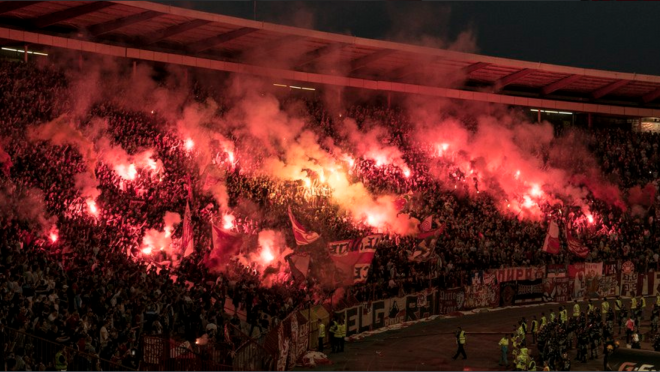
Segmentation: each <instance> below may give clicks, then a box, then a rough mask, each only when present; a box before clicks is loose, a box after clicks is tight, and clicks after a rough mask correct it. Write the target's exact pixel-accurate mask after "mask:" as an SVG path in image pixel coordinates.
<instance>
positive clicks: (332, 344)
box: [328, 317, 339, 353]
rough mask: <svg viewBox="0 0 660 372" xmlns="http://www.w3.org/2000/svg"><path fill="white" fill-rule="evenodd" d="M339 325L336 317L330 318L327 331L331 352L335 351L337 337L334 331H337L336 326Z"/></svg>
mask: <svg viewBox="0 0 660 372" xmlns="http://www.w3.org/2000/svg"><path fill="white" fill-rule="evenodd" d="M338 326H339V322H337V318H335V317H333V318H332V325H331V326H330V329H329V330H328V333H330V335H329V336H330V337H329V338H330V347H331V348H332V352H333V353H334V352H336V351H337V338H336V337H335V333H336V332H337V327H338Z"/></svg>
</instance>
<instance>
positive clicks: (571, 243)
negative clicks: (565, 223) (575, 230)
mask: <svg viewBox="0 0 660 372" xmlns="http://www.w3.org/2000/svg"><path fill="white" fill-rule="evenodd" d="M566 242H567V243H568V250H569V251H571V252H572V253H573V254H574V255H576V256H578V257H581V258H585V257H587V255H588V254H589V248H587V247H585V246H584V245H583V244H582V243H581V242H580V240H579V239H577V238H575V237H573V235H572V234H571V231H570V230H569V229H568V227H566Z"/></svg>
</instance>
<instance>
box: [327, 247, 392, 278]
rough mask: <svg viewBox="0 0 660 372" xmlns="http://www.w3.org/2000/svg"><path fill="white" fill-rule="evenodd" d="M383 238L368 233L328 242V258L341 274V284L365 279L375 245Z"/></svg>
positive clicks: (374, 252)
mask: <svg viewBox="0 0 660 372" xmlns="http://www.w3.org/2000/svg"><path fill="white" fill-rule="evenodd" d="M383 240H384V237H383V235H382V234H375V235H368V236H365V237H364V238H361V239H355V240H343V241H339V242H333V243H329V244H328V249H329V253H330V258H331V259H332V261H333V262H334V264H335V267H336V268H337V270H338V271H340V272H341V273H342V274H343V275H342V276H343V280H341V284H342V285H346V286H349V285H353V284H357V283H364V282H366V281H367V277H368V275H369V269H370V268H371V261H373V259H374V255H375V254H376V247H377V246H378V244H380V243H381V242H382V241H383Z"/></svg>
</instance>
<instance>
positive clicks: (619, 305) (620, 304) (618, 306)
mask: <svg viewBox="0 0 660 372" xmlns="http://www.w3.org/2000/svg"><path fill="white" fill-rule="evenodd" d="M622 309H623V301H621V296H616V301H614V311H616V315H617V316H618V315H619V312H621V310H622Z"/></svg>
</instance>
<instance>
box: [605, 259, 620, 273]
mask: <svg viewBox="0 0 660 372" xmlns="http://www.w3.org/2000/svg"><path fill="white" fill-rule="evenodd" d="M618 267H619V265H618V262H616V261H608V262H604V263H603V275H616V274H617V273H618V272H619V269H618Z"/></svg>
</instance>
